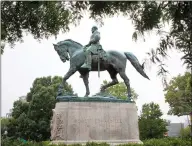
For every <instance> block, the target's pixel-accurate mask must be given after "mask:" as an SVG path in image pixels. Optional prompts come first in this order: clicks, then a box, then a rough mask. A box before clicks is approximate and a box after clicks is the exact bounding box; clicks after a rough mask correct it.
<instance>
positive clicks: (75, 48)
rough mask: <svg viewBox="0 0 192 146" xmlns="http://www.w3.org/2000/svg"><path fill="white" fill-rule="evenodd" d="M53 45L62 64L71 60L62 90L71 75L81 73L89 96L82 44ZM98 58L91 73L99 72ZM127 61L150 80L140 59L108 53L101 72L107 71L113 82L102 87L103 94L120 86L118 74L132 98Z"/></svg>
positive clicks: (87, 72)
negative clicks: (126, 71) (115, 86)
mask: <svg viewBox="0 0 192 146" xmlns="http://www.w3.org/2000/svg"><path fill="white" fill-rule="evenodd" d="M53 45H54V48H55V50H56V52H57V53H58V55H59V57H60V59H61V60H62V62H66V60H70V68H69V70H68V72H67V73H66V74H65V76H64V78H63V84H61V88H62V87H63V86H64V84H65V83H66V81H67V79H69V78H70V77H71V75H73V74H74V73H75V72H76V71H79V73H80V74H81V77H82V79H83V82H84V84H85V87H86V94H85V96H88V95H89V94H90V91H89V81H88V78H89V71H88V70H85V69H83V68H81V66H82V65H83V64H84V62H85V53H84V51H83V46H82V45H81V44H80V43H78V42H75V41H73V40H71V39H67V40H64V41H60V42H58V43H57V44H53ZM68 54H69V56H70V58H69V56H68ZM97 58H98V57H97V56H93V58H92V65H91V68H92V69H91V71H98V59H97ZM127 59H128V60H129V61H130V62H131V64H132V65H133V66H134V67H135V69H136V70H137V71H138V72H139V73H140V74H141V75H142V76H143V77H145V78H147V79H149V77H148V76H147V75H146V73H145V72H144V66H143V65H141V64H140V63H139V61H138V59H137V58H136V57H135V56H134V55H133V54H132V53H130V52H124V53H120V52H118V51H106V59H104V60H100V71H105V70H107V71H108V73H109V74H110V77H111V79H112V82H110V83H109V84H107V85H104V86H102V87H101V91H102V92H103V91H105V89H107V88H108V87H110V86H113V85H115V84H118V80H117V74H118V73H119V75H120V76H121V78H122V79H123V80H124V83H125V85H126V87H127V93H128V98H129V99H130V98H131V89H130V83H129V78H128V77H127V75H126V73H125V70H126V63H127Z"/></svg>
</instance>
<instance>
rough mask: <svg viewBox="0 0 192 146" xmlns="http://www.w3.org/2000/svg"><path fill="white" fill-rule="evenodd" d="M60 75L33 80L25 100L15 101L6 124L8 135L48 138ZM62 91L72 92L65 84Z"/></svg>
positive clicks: (33, 138) (39, 138)
mask: <svg viewBox="0 0 192 146" xmlns="http://www.w3.org/2000/svg"><path fill="white" fill-rule="evenodd" d="M61 82H62V77H58V76H55V77H50V76H48V77H42V78H37V79H35V81H34V82H33V86H32V88H31V89H30V92H29V93H28V94H27V101H28V102H25V101H21V100H18V101H15V103H14V108H13V118H12V119H10V123H9V125H8V136H9V137H12V138H18V137H20V138H23V139H25V140H35V141H42V140H48V139H49V138H50V120H51V117H52V109H53V108H54V106H55V103H56V99H55V98H56V94H57V89H58V86H59V84H60V83H61ZM64 92H68V93H71V94H73V89H72V87H71V86H70V85H68V84H66V86H65V87H64Z"/></svg>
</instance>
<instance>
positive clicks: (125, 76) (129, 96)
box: [119, 71, 132, 99]
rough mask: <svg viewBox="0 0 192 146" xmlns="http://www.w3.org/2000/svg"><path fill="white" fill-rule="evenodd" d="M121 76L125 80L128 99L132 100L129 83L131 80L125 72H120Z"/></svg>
mask: <svg viewBox="0 0 192 146" xmlns="http://www.w3.org/2000/svg"><path fill="white" fill-rule="evenodd" d="M119 75H120V76H121V78H122V79H123V80H124V82H125V85H126V86H127V93H128V98H129V99H130V98H131V96H132V95H131V87H130V83H129V78H128V77H127V75H126V74H125V72H124V71H122V72H119Z"/></svg>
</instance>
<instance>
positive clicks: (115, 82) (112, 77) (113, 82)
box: [101, 68, 119, 92]
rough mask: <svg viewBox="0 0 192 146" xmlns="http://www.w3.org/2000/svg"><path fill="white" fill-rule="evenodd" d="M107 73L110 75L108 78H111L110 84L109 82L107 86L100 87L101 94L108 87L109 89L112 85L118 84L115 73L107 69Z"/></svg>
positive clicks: (113, 70)
mask: <svg viewBox="0 0 192 146" xmlns="http://www.w3.org/2000/svg"><path fill="white" fill-rule="evenodd" d="M107 71H108V72H109V74H110V76H111V79H112V82H110V83H108V84H106V85H103V86H102V87H101V92H103V91H105V90H106V89H107V88H109V87H111V86H113V85H116V84H118V83H119V82H118V80H117V71H116V70H115V69H112V68H111V69H109V70H107Z"/></svg>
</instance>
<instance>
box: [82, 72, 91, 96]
mask: <svg viewBox="0 0 192 146" xmlns="http://www.w3.org/2000/svg"><path fill="white" fill-rule="evenodd" d="M80 74H81V78H82V79H83V82H84V85H85V88H86V93H85V96H84V97H87V96H88V95H89V94H90V91H89V80H88V79H89V72H88V71H87V72H80Z"/></svg>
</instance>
